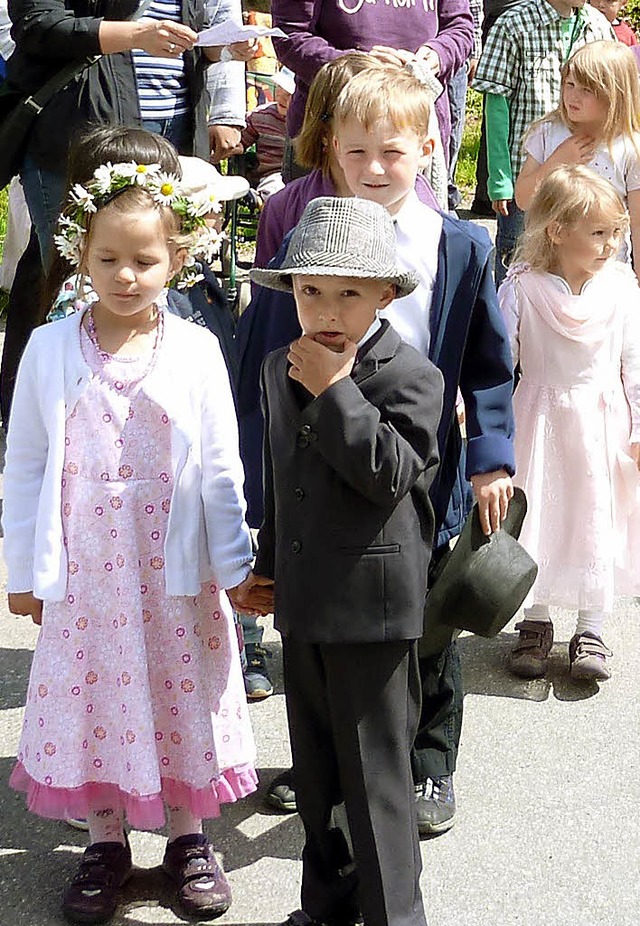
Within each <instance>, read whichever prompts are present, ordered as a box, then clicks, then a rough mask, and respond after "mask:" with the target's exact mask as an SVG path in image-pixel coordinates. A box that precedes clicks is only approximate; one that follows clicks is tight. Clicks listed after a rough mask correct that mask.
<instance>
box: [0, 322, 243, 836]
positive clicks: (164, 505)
mask: <svg viewBox="0 0 640 926" xmlns="http://www.w3.org/2000/svg"><path fill="white" fill-rule="evenodd" d="M81 341H82V350H83V353H84V355H85V358H86V360H87V362H88V363H89V365H90V366H91V368H92V371H93V374H94V375H93V377H92V380H91V382H90V385H89V386H88V388H87V390H86V392H85V394H84V395H83V397H82V398H81V399H80V400H79V402H78V404H77V405H76V407H75V408H74V410H73V411H72V413H71V414H70V416H69V418H68V420H67V432H66V452H65V465H64V475H63V480H62V504H63V525H64V537H65V540H64V542H65V545H66V546H67V552H68V561H69V576H68V582H67V597H66V601H63V602H51V603H47V604H46V605H45V610H44V617H43V623H42V630H41V633H40V637H39V639H38V643H37V646H36V651H35V655H34V660H33V666H32V670H31V678H30V683H29V690H28V695H27V705H26V713H25V720H24V727H23V731H22V738H21V741H20V747H19V752H18V763H17V765H16V767H15V769H14V771H13V774H12V776H11V784H12V785H13V786H14V787H16V788H18V789H20V790H25V791H27V793H28V803H29V808H30V810H32V811H34V812H35V813H38V814H40V815H42V816H47V817H55V818H64V817H65V816H67V815H69V816H85V815H86V814H87V812H88V811H89V810H90V809H92V808H97V807H98V806H100V807H105V806H113V807H120V808H123V809H124V810H125V811H126V814H127V817H128V819H129V822H130V823H131V825H133V826H135V827H138V828H144V829H148V828H155V827H159V826H162V825H163V823H164V806H163V802H164V801H167V802H169V803H170V804H171V805H173V806H188V807H189V808H190V809H191V811H192V812H193V813H194V814H195V815H196V816H198V817H202V818H206V817H213V816H217V815H218V814H219V813H220V804H221V803H224V802H229V801H235V800H236V799H237V798H240V797H243V796H245V795H246V794H249V793H250V792H252V791H253V790H255V788H256V782H257V779H256V775H255V771H254V769H253V763H254V757H255V747H254V742H253V736H252V733H251V727H250V723H249V717H248V711H247V703H246V697H245V692H244V684H243V679H242V670H241V667H240V658H239V651H238V644H237V637H236V634H235V632H234V628H233V620H232V615H231V610H230V607H229V604H228V600H227V597H226V595H225V594H224V593H223V594H222V595H221V594H220V590H219V589H218V588H217V587H216V585H215V583H214V582H211V583H209V584H207V585H204V586H203V587H202V591H201V594H200V595H198V596H197V597H195V598H186V597H174V598H172V597H167V595H166V594H165V590H164V568H163V567H164V553H163V551H164V539H165V532H166V526H167V518H168V514H169V509H170V505H171V494H172V475H171V424H170V421H169V418H168V417H167V415H166V414H165V412H164V410H163V409H162V408H160V407H159V406H158V405H157V404H156V403H155V402H154V401H152V400H151V399H150V398H149V397H148V396H147V395H146V394H145V390H144V374H145V371H146V370H148V369H149V359H148V358H145V359H144V360H143V361H137V360H129V359H127V360H122V359H116V358H114V357H108V355H107V357H105V355H101V354H99V353H98V351H97V349H96V346H95V345H94V344H93V343H92V341H91V340H90V339H89V337H88V335H87V334H86V332H85V331H84V328H81ZM162 347H163V345H162V344H161V343H160V344H158V345H157V346H156V349H159V350H161V349H162ZM186 362H188V361H186ZM145 368H146V369H145Z"/></svg>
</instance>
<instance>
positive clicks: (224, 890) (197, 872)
mask: <svg viewBox="0 0 640 926" xmlns="http://www.w3.org/2000/svg"><path fill="white" fill-rule="evenodd" d="M162 867H163V868H164V870H165V872H166V873H167V874H168V875H169V877H170V878H171V880H172V881H173V883H174V885H175V887H176V888H177V889H178V892H177V895H176V900H177V903H178V906H179V907H180V910H181V912H182V913H184V914H185V915H186V916H193V917H199V918H200V919H214V918H215V917H216V916H222V914H223V913H226V912H227V910H228V909H229V907H230V906H231V885H230V884H229V882H228V881H227V879H226V876H225V873H224V871H223V870H222V868H221V867H220V865H219V864H218V862H217V860H216V857H215V855H214V852H213V847H212V846H211V845H210V843H209V842H208V841H207V837H206V836H205V835H204V833H194V834H193V835H189V836H178V838H177V839H174V840H173V842H168V843H167V848H166V850H165V853H164V859H163V861H162Z"/></svg>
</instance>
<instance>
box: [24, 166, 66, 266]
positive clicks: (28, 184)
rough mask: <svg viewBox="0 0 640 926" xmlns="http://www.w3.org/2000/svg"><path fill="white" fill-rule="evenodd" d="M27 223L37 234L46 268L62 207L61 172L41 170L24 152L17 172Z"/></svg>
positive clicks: (63, 182) (62, 186)
mask: <svg viewBox="0 0 640 926" xmlns="http://www.w3.org/2000/svg"><path fill="white" fill-rule="evenodd" d="M20 180H21V181H22V188H23V190H24V196H25V199H26V201H27V206H28V207H29V215H30V216H31V222H32V224H33V227H34V229H35V232H36V235H37V236H38V243H39V245H40V254H41V255H42V263H43V266H44V267H45V268H46V267H47V266H48V265H49V262H50V260H51V257H52V254H53V233H54V231H55V228H56V224H57V222H58V217H59V215H60V212H61V210H62V199H63V197H64V191H65V177H64V174H57V173H55V172H54V171H52V170H44V169H43V168H41V167H38V165H37V164H35V163H34V161H33V159H32V158H31V157H29V155H27V156H26V157H25V159H24V164H23V166H22V171H21V173H20Z"/></svg>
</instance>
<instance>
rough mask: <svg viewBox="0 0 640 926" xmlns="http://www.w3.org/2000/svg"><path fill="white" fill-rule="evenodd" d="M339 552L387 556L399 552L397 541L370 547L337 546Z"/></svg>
mask: <svg viewBox="0 0 640 926" xmlns="http://www.w3.org/2000/svg"><path fill="white" fill-rule="evenodd" d="M338 552H339V553H344V554H345V555H346V556H388V555H389V554H393V553H399V552H400V544H399V543H380V544H375V545H374V546H372V547H338Z"/></svg>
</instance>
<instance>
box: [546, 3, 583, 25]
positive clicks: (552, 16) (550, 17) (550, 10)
mask: <svg viewBox="0 0 640 926" xmlns="http://www.w3.org/2000/svg"><path fill="white" fill-rule="evenodd" d="M585 6H586V4H584V5H583V6H581V7H580V8H579V9H578V19H586V13H585ZM537 7H538V13H539V14H540V19H541V20H542V22H543V23H550V22H553V21H554V20H557V19H565V17H564V16H561V15H560V13H559V12H558V11H557V10H556V8H555V6H552V5H551V4H550V3H548V2H547V0H538V2H537ZM573 9H575V7H574V8H573ZM571 15H572V16H573V15H574V13H573V10H572V14H571Z"/></svg>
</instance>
